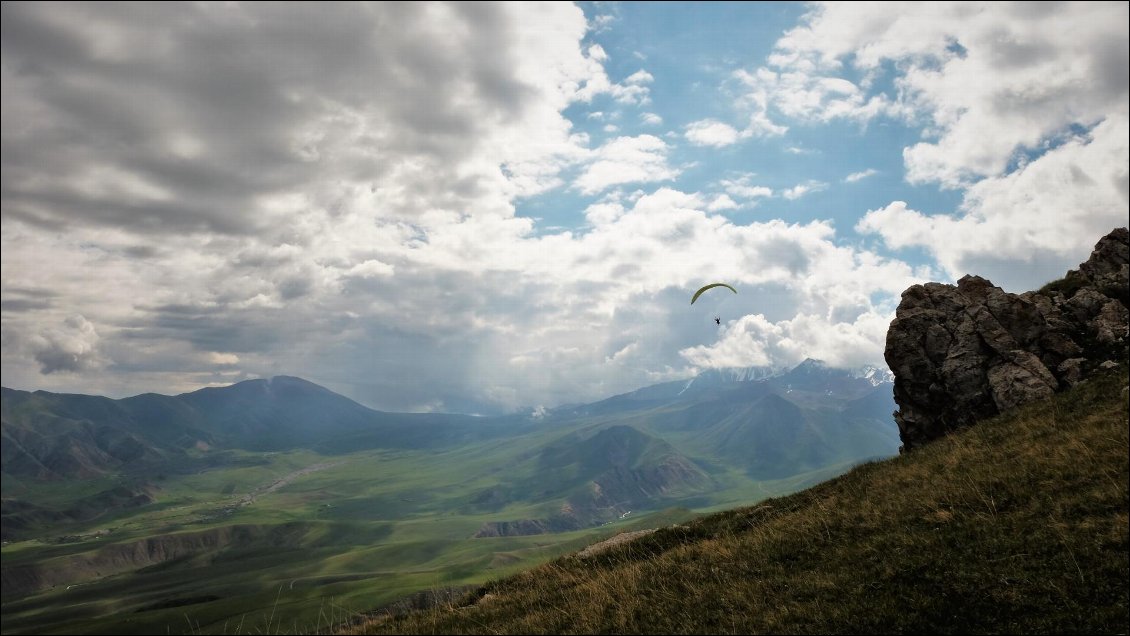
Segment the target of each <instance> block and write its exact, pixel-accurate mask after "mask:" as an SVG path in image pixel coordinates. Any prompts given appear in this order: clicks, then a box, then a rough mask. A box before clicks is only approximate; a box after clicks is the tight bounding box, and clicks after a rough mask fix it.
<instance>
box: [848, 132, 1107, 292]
mask: <svg viewBox="0 0 1130 636" xmlns="http://www.w3.org/2000/svg"><path fill="white" fill-rule="evenodd" d="M1128 138H1130V126H1128V125H1127V119H1126V118H1119V119H1112V120H1108V121H1104V122H1103V123H1102V124H1101V125H1099V126H1097V127H1096V128H1095V129H1094V130H1092V131H1091V133H1090V134H1088V135H1082V136H1079V137H1078V138H1076V139H1073V140H1072V141H1069V142H1067V143H1065V144H1063V145H1061V146H1059V147H1058V148H1055V149H1054V150H1050V151H1048V152H1047V153H1046V154H1044V155H1043V156H1041V157H1039V158H1038V159H1036V160H1034V161H1032V162H1030V163H1027V164H1026V165H1024V166H1023V167H1022V168H1019V169H1017V170H1016V171H1014V172H1011V173H1008V174H1005V175H1002V176H1000V177H995V178H989V179H983V180H981V181H980V182H978V183H977V184H975V185H974V186H972V187H971V188H969V190H968V191H967V193H966V195H965V197H964V200H963V204H962V210H963V212H964V214H963V215H960V216H953V215H948V214H927V213H923V212H920V211H916V210H913V209H911V208H910V207H909V206H908V205H907V204H906V203H905V202H903V201H895V202H892V203H891V204H889V205H887V206H886V207H884V208H881V209H878V210H871V211H869V212H868V213H867V214H866V215H865V216H864V217H863V218H862V219H861V220H860V221H859V223H858V224H857V230H859V231H861V232H869V233H874V234H878V235H879V236H881V237H882V238H883V240H884V241H885V242H886V243H887V244H888V245H890V246H891V247H893V248H895V249H902V248H907V247H923V248H925V249H927V250H928V251H929V252H930V253H931V254H932V255H933V256H934V257H935V258H936V259H937V261H938V263H939V264H940V265H941V266H942V267H943V268H945V270H946V272H947V273H948V275H949V276H950V277H951V278H958V277H960V276H963V275H964V274H967V273H976V274H979V275H981V276H985V277H986V278H989V279H990V280H992V281H993V282H994V283H996V284H998V285H1001V286H1002V287H1004V288H1006V289H1009V290H1011V291H1014V292H1022V291H1028V290H1030V289H1035V288H1038V287H1039V286H1041V285H1043V284H1044V283H1046V282H1048V281H1050V280H1054V279H1056V278H1059V277H1061V276H1063V274H1064V272H1066V271H1067V270H1068V269H1071V268H1074V267H1077V266H1078V264H1079V263H1080V262H1082V261H1083V260H1085V259H1086V258H1087V255H1088V254H1090V251H1091V249H1092V248H1093V247H1094V244H1095V242H1096V241H1097V240H1098V239H1099V238H1100V237H1102V236H1104V235H1105V234H1106V233H1108V232H1110V230H1111V229H1113V228H1115V227H1121V226H1125V225H1126V210H1127V193H1128V190H1130V188H1128V186H1127V184H1128V171H1127V163H1126V158H1127V156H1130V147H1128V143H1127V139H1128ZM1018 263H1022V264H1023V265H1022V266H1018Z"/></svg>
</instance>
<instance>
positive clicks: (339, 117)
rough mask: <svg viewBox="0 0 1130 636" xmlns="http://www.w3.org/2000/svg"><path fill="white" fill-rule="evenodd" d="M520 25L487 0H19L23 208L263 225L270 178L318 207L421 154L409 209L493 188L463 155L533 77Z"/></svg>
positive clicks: (50, 221)
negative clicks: (271, 0)
mask: <svg viewBox="0 0 1130 636" xmlns="http://www.w3.org/2000/svg"><path fill="white" fill-rule="evenodd" d="M452 23H459V27H460V28H452V29H447V28H446V27H447V26H448V25H450V24H452ZM520 26H521V25H517V24H514V23H513V20H512V19H511V18H509V17H507V15H506V13H505V12H504V11H503V10H502V8H501V7H499V6H495V5H490V4H480V3H454V4H452V5H444V4H435V3H379V4H375V5H363V4H336V5H333V7H332V10H327V8H326V7H325V6H324V5H319V4H315V3H279V4H267V3H254V4H249V5H226V4H205V5H196V4H180V3H148V4H135V3H129V4H111V3H94V4H54V3H51V4H48V3H42V4H40V3H5V4H4V5H3V26H2V33H3V44H2V46H3V67H4V83H5V90H4V97H3V115H4V127H3V139H2V144H3V151H4V152H3V155H4V156H3V176H2V178H0V189H2V194H3V202H4V215H5V217H10V218H17V219H21V220H25V221H28V222H32V223H35V224H37V225H40V226H51V227H60V226H67V225H71V224H84V225H106V226H114V227H119V228H128V229H129V230H130V231H133V232H139V233H146V234H160V233H163V232H178V233H179V232H186V231H188V232H218V233H225V234H249V233H263V232H269V231H271V230H272V229H273V227H274V223H275V219H273V218H271V214H270V213H269V212H268V211H265V210H263V209H262V205H263V204H262V200H261V198H262V197H263V196H268V195H272V194H277V193H283V192H305V193H308V194H310V201H309V204H310V205H312V206H315V207H317V206H318V205H320V204H327V202H326V201H319V192H321V191H323V190H324V191H328V192H330V193H331V194H330V196H332V192H333V190H334V189H335V188H339V187H341V185H342V184H346V185H347V184H348V183H350V182H354V181H356V182H372V183H377V184H379V182H380V179H381V178H382V176H383V175H386V174H387V173H388V171H389V170H391V169H393V168H394V167H395V166H397V165H400V163H401V162H403V161H406V160H409V161H411V162H413V165H414V166H418V167H420V170H419V175H418V176H417V178H416V179H415V180H414V182H409V183H407V184H404V183H400V184H399V185H400V186H407V187H404V188H403V190H404V191H405V192H406V196H407V199H406V201H405V204H404V205H402V206H401V207H400V209H398V210H395V211H397V212H400V213H409V212H411V211H412V208H413V207H415V206H419V208H420V209H426V208H428V207H429V205H428V204H429V203H430V204H431V207H435V204H436V203H439V204H440V205H442V206H450V207H452V208H454V209H458V208H459V207H460V204H461V203H465V202H466V200H468V199H469V198H471V197H473V196H474V195H475V194H477V193H478V192H479V191H480V190H481V186H479V184H477V183H476V182H475V180H474V179H468V178H465V177H464V179H463V180H462V181H460V180H459V179H458V178H457V175H456V168H457V166H458V164H459V161H460V160H461V159H463V158H465V157H467V156H469V154H470V153H471V152H472V151H473V150H474V148H475V147H476V144H477V143H479V142H480V138H481V137H482V135H479V134H478V133H479V132H480V131H481V130H482V127H483V126H484V125H486V124H490V123H494V122H500V121H506V120H508V119H510V118H513V117H515V116H516V115H518V114H519V113H520V111H521V110H522V108H523V107H524V104H525V103H526V101H527V99H528V98H530V97H531V94H530V89H529V88H528V87H526V86H524V85H522V84H521V83H519V82H517V81H516V80H514V79H513V77H512V76H513V74H512V72H511V71H512V63H513V60H512V59H511V57H512V55H513V53H512V51H511V48H512V47H511V45H510V43H511V42H512V41H513V39H514V38H513V34H514V33H515V32H516V30H517V29H518V28H520ZM468 27H469V28H468ZM448 31H450V32H448ZM439 36H443V37H439ZM334 184H337V185H334ZM440 184H442V185H440ZM452 184H454V185H455V187H454V188H453V187H452Z"/></svg>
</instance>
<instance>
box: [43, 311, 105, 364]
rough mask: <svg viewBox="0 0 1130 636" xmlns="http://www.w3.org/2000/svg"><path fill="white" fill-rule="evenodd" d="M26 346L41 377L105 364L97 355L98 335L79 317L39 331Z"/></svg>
mask: <svg viewBox="0 0 1130 636" xmlns="http://www.w3.org/2000/svg"><path fill="white" fill-rule="evenodd" d="M28 347H29V348H30V350H31V353H32V355H33V356H34V358H35V361H36V362H38V363H39V365H40V373H43V374H44V375H50V374H52V373H79V372H82V371H88V370H93V369H98V368H99V367H101V366H103V364H105V361H104V360H103V359H102V358H101V356H100V355H99V352H98V332H97V331H96V330H95V329H94V325H93V324H92V323H91V322H90V321H89V320H87V319H86V318H85V317H83V316H82V315H81V314H76V315H73V316H70V317H68V318H67V319H66V320H64V321H63V324H62V326H61V327H46V328H44V329H42V330H40V332H39V333H38V334H36V335H34V336H33V337H32V338H31V340H30V342H29V343H28Z"/></svg>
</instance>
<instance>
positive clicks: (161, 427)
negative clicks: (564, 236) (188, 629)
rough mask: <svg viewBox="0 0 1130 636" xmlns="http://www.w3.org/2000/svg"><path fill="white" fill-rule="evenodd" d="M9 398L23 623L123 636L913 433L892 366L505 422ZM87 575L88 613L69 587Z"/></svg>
mask: <svg viewBox="0 0 1130 636" xmlns="http://www.w3.org/2000/svg"><path fill="white" fill-rule="evenodd" d="M0 397H2V401H0V416H2V418H0V456H2V466H0V468H2V477H3V479H2V484H3V487H2V495H3V498H2V509H0V513H2V515H3V517H2V520H3V524H2V528H3V540H4V544H5V545H4V563H3V567H2V568H0V574H2V576H3V598H4V614H5V624H6V625H17V626H22V627H19V629H18V631H22V630H23V629H24V628H25V627H26V628H28V629H31V630H32V631H35V630H38V629H41V628H43V629H47V628H48V627H49V628H50V629H51V630H56V631H57V630H59V629H63V630H64V631H65V630H77V631H81V632H90V631H92V630H95V624H96V623H97V625H100V626H101V627H98V629H100V630H103V631H107V632H110V633H121V631H120V630H122V629H125V627H126V625H125V624H124V623H122V622H121V621H115V620H113V619H111V618H108V617H106V616H104V614H105V613H106V612H109V613H110V614H114V615H116V614H118V613H121V612H143V613H144V616H139V617H136V618H135V619H131V620H132V621H133V622H132V623H131V628H135V629H157V630H158V631H160V630H164V629H165V628H166V627H167V623H162V622H160V621H167V620H168V619H167V617H166V614H165V613H164V612H166V610H167V611H169V612H173V611H174V610H173V609H169V608H177V607H180V606H181V605H183V604H186V603H190V604H192V605H194V606H195V607H194V611H195V613H196V615H197V616H203V615H211V614H212V613H215V615H216V620H217V621H219V620H228V619H232V618H233V617H234V616H235V614H234V613H233V612H235V610H234V609H232V608H233V607H235V608H239V610H240V611H246V610H248V609H251V608H258V607H263V606H269V605H270V604H271V603H272V602H273V601H272V600H267V599H259V598H258V597H255V596H247V594H249V593H251V592H249V590H257V591H261V590H262V589H264V588H263V586H262V585H260V584H254V585H252V584H251V582H250V581H251V580H256V581H257V580H260V579H262V578H263V577H268V578H277V580H279V581H286V582H287V585H288V586H292V585H294V582H295V581H308V583H306V584H305V585H306V586H307V587H305V588H302V591H301V595H302V596H301V600H295V601H293V603H294V611H295V612H296V613H297V614H296V615H299V616H309V615H310V613H313V612H316V611H317V608H318V603H320V602H321V601H322V599H323V598H324V597H323V596H321V595H322V594H324V590H322V588H321V586H322V585H326V584H327V583H325V582H326V581H333V582H334V583H333V585H336V586H339V587H338V588H335V589H338V592H337V593H339V594H344V595H350V594H355V595H358V596H360V595H362V594H364V598H366V599H368V600H367V601H366V602H381V599H385V600H388V601H392V600H395V599H396V598H399V597H402V596H403V595H404V594H406V593H408V592H411V591H413V590H416V589H421V586H423V587H427V585H429V584H428V583H427V582H421V581H419V580H417V578H416V577H418V576H419V573H420V572H422V571H429V572H443V573H445V574H443V575H442V576H443V577H445V578H444V580H445V581H449V580H454V581H459V580H466V581H472V580H482V577H484V576H487V575H488V574H489V573H490V572H492V571H495V570H497V569H498V568H516V567H519V566H521V565H526V566H529V565H533V564H536V563H537V562H541V561H544V559H545V558H547V557H550V556H553V554H555V553H558V552H560V551H561V550H565V549H568V548H570V546H575V545H577V544H578V543H582V544H583V543H585V542H586V541H587V540H588V539H587V537H591V536H592V535H593V533H594V532H598V531H600V529H601V528H603V527H604V526H606V525H611V524H623V523H628V522H631V521H632V520H636V519H641V518H643V517H646V516H647V515H661V516H662V515H667V516H666V517H663V518H665V519H666V518H671V519H675V520H678V519H684V518H688V517H690V516H694V515H695V514H699V512H698V511H708V510H713V509H719V508H725V507H732V506H733V505H739V504H742V503H747V502H750V501H757V500H759V499H763V498H765V497H769V496H776V495H780V494H785V493H788V492H794V491H796V490H799V489H801V488H804V487H806V486H809V485H812V484H814V483H818V482H820V481H823V480H826V479H828V478H830V477H833V476H835V475H837V474H841V473H843V472H845V471H847V470H849V469H850V468H851V467H852V466H855V465H858V464H859V463H861V462H865V461H868V460H871V459H877V458H884V457H889V456H892V455H894V454H896V453H897V448H898V444H899V438H898V431H897V429H896V427H895V425H894V422H893V418H892V411H893V410H894V402H893V399H892V390H891V384H890V382H889V380H888V379H887V378H886V377H885V376H884V375H883V374H882V373H877V372H876V371H875V370H874V369H863V370H859V369H857V370H841V369H833V368H830V367H828V366H827V365H825V364H823V363H820V362H818V361H815V360H806V361H805V362H803V363H802V364H800V365H798V366H796V367H793V368H788V369H764V368H746V369H724V370H714V371H709V372H705V373H702V374H700V375H698V376H696V377H694V378H691V379H687V380H680V381H675V382H667V383H663V384H657V385H652V386H648V387H644V388H641V389H639V390H636V391H632V392H629V393H625V394H621V395H616V396H613V397H610V398H607V399H604V400H600V401H597V402H593V403H589V404H581V405H570V406H562V407H558V408H552V409H538V410H533V411H530V412H522V413H515V414H510V415H505V416H495V417H477V416H470V415H458V414H437V413H388V412H381V411H376V410H373V409H370V408H367V407H365V406H363V405H361V404H358V403H356V402H354V401H352V400H350V399H348V398H345V397H343V396H341V395H338V394H336V393H334V392H332V391H330V390H328V389H326V388H323V387H321V386H318V385H316V384H314V383H311V382H308V381H306V380H303V379H300V378H296V377H287V376H279V377H274V378H270V379H262V380H249V381H245V382H240V383H238V384H233V385H231V386H226V387H216V388H206V389H201V390H198V391H194V392H191V393H185V394H181V395H174V396H168V395H158V394H151V393H150V394H144V395H138V396H134V397H129V398H124V399H111V398H107V397H100V396H90V395H76V394H58V393H50V392H45V391H34V392H28V391H21V390H14V389H9V388H4V389H2V394H0ZM670 510H680V511H681V512H675V513H668V512H663V511H670ZM671 514H674V517H670V515H671ZM268 555H269V556H268ZM255 559H261V561H256V560H255ZM253 563H257V564H258V565H252V564H253ZM229 564H230V565H229ZM425 564H427V565H425ZM421 568H424V569H423V570H421ZM452 577H454V578H452ZM205 581H207V585H205V584H204V582H205ZM76 585H81V586H82V588H81V589H83V590H88V591H87V592H86V593H87V594H89V595H90V596H89V598H87V599H86V600H85V601H84V602H83V603H82V604H79V605H72V604H71V603H72V601H70V600H66V599H70V598H73V595H74V593H73V591H72V592H69V593H66V594H65V598H64V599H60V598H58V595H60V594H64V592H66V591H67V590H73V589H75V588H74V586H76ZM107 586H109V587H112V588H113V589H114V590H115V591H114V592H113V593H107V592H103V593H101V594H100V595H98V594H95V590H97V589H99V588H100V587H103V588H104V587H107ZM300 587H301V586H300ZM60 590H62V592H61V591H60ZM294 593H295V594H298V592H294ZM212 597H217V599H216V600H215V602H214V603H213V602H212V601H208V600H200V599H211V598H212ZM218 599H223V602H221V601H220V600H218ZM60 604H61V605H60ZM100 606H104V607H103V609H102V610H99V609H97V608H98V607H100ZM62 607H67V608H69V609H68V612H64V613H59V612H57V611H44V610H45V609H52V610H58V609H60V608H62ZM162 608H165V609H162ZM225 612H227V613H225ZM63 617H67V620H66V622H60V621H63ZM142 619H145V620H142ZM13 621H14V622H13ZM92 621H93V622H92ZM99 621H101V622H99ZM146 621H150V622H146ZM154 621H155V622H154ZM5 631H8V628H7V627H6V628H5Z"/></svg>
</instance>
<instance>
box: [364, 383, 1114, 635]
mask: <svg viewBox="0 0 1130 636" xmlns="http://www.w3.org/2000/svg"><path fill="white" fill-rule="evenodd" d="M1126 386H1127V374H1126V371H1125V367H1123V368H1122V370H1121V371H1118V372H1115V373H1111V374H1108V375H1105V376H1101V377H1095V378H1092V379H1091V380H1088V381H1087V382H1085V383H1082V384H1080V385H1078V386H1076V387H1074V388H1073V389H1071V390H1069V391H1067V392H1065V393H1063V394H1060V395H1057V396H1055V397H1054V398H1052V399H1051V400H1048V401H1045V402H1041V403H1035V404H1031V405H1028V406H1026V407H1024V408H1021V409H1017V410H1015V411H1013V412H1010V413H1008V414H1005V415H1003V416H1000V417H997V418H995V419H993V420H989V421H985V422H982V423H980V424H978V425H977V426H975V427H972V428H969V429H965V430H963V431H961V432H959V433H956V434H953V435H950V436H949V437H946V438H944V439H941V440H939V441H937V442H935V443H933V444H931V445H929V446H927V447H925V448H922V449H919V450H916V451H914V452H912V453H908V454H905V455H901V456H899V457H897V458H893V459H889V460H886V461H881V462H873V463H869V464H865V465H862V466H859V467H857V468H855V469H854V470H852V471H850V472H849V473H847V474H845V475H843V476H841V477H839V478H836V479H833V480H830V481H827V482H824V483H821V484H819V485H817V486H815V487H813V488H810V489H808V490H805V491H802V492H799V493H796V494H793V495H789V496H785V497H780V498H775V499H768V500H764V501H761V502H759V503H758V504H757V505H755V506H752V507H746V508H740V509H736V510H730V511H726V512H722V513H718V514H714V515H711V516H708V517H703V518H699V519H696V520H693V521H690V522H686V523H682V524H676V525H671V526H667V527H664V528H661V529H659V530H658V531H656V532H654V533H651V534H648V535H646V536H643V537H641V538H637V539H635V540H633V541H630V542H626V543H622V544H620V545H618V546H615V547H612V548H610V549H608V550H606V551H604V552H600V553H598V554H596V555H593V556H588V557H584V558H581V557H578V556H576V555H572V556H564V557H561V558H557V559H555V560H553V561H551V562H549V563H547V564H545V565H542V566H539V567H537V568H534V569H532V570H529V571H526V572H522V573H520V574H517V575H514V576H511V577H508V578H502V579H499V580H496V581H494V582H491V583H489V584H487V585H484V586H481V587H478V588H476V589H475V590H473V591H471V592H469V593H467V594H466V595H464V596H463V597H462V598H460V599H458V600H456V601H453V602H448V603H444V604H441V605H439V606H437V607H433V608H432V609H429V610H424V611H416V612H412V613H408V614H403V613H394V612H378V613H375V614H374V615H373V616H371V617H370V618H369V619H367V620H366V621H364V622H362V623H360V624H355V625H353V626H352V627H350V628H347V629H345V630H344V631H345V632H346V633H421V634H428V633H490V634H500V633H507V634H536V633H548V634H553V633H771V634H795V633H906V634H917V633H952V634H968V633H1099V634H1125V633H1127V632H1128V631H1130V620H1128V618H1127V615H1128V614H1127V613H1128V593H1130V584H1128V582H1127V580H1128V576H1130V563H1128V559H1130V539H1128V535H1130V532H1128V519H1130V516H1128V513H1130V504H1128V486H1127V483H1128V479H1130V465H1128V464H1130V461H1128V454H1127V450H1128V448H1130V441H1128V436H1127V394H1126V390H1125V389H1124V387H1126Z"/></svg>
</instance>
